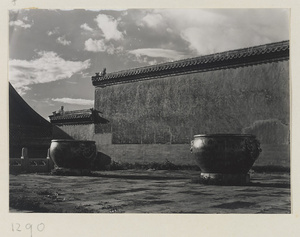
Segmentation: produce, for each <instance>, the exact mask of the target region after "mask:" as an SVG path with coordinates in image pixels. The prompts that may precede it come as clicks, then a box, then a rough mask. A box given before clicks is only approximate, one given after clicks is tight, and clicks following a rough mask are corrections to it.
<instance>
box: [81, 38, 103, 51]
mask: <svg viewBox="0 0 300 237" xmlns="http://www.w3.org/2000/svg"><path fill="white" fill-rule="evenodd" d="M84 46H85V48H84V49H85V50H86V51H91V52H104V51H105V50H106V45H105V42H104V40H93V39H91V38H89V39H88V40H86V41H85V42H84Z"/></svg>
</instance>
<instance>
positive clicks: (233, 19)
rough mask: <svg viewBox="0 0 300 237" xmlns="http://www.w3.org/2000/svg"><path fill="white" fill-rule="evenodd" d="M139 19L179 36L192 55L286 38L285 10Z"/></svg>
mask: <svg viewBox="0 0 300 237" xmlns="http://www.w3.org/2000/svg"><path fill="white" fill-rule="evenodd" d="M159 16H161V17H159ZM142 20H143V22H144V23H146V24H147V26H152V27H153V28H155V29H160V28H159V27H161V26H164V27H165V29H167V32H169V33H170V34H172V35H173V36H174V35H177V36H179V37H181V39H182V40H183V41H184V42H186V43H187V45H188V48H189V50H190V51H191V52H193V54H196V55H204V54H210V53H216V52H221V51H226V50H231V49H237V48H243V47H251V46H255V45H260V44H266V43H271V42H277V41H282V40H288V39H289V27H288V26H289V11H288V10H287V9H156V10H149V11H148V12H147V13H146V15H145V16H144V17H143V18H142Z"/></svg>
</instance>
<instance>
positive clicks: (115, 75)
mask: <svg viewBox="0 0 300 237" xmlns="http://www.w3.org/2000/svg"><path fill="white" fill-rule="evenodd" d="M283 60H289V41H282V42H278V43H272V44H266V45H260V46H255V47H250V48H243V49H238V50H231V51H226V52H222V53H216V54H211V55H206V56H200V57H196V58H188V59H183V60H179V61H174V62H168V63H162V64H157V65H152V66H146V67H140V68H134V69H129V70H124V71H119V72H112V73H107V74H105V75H99V74H98V75H96V76H93V77H92V83H93V85H94V86H100V87H105V86H109V85H114V84H120V83H126V82H133V81H140V80H147V79H153V78H160V77H165V76H170V75H180V74H187V73H193V72H201V71H211V70H219V69H226V68H233V67H243V66H249V65H255V64H262V63H269V62H276V61H283Z"/></svg>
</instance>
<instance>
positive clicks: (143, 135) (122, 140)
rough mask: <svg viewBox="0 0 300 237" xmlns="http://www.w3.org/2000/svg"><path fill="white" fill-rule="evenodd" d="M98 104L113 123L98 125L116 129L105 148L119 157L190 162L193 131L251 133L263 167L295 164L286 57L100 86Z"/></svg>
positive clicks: (105, 130) (100, 129) (103, 129)
mask: <svg viewBox="0 0 300 237" xmlns="http://www.w3.org/2000/svg"><path fill="white" fill-rule="evenodd" d="M95 108H96V109H98V110H101V111H103V116H104V117H105V118H107V119H108V120H110V124H109V125H96V129H95V130H96V133H98V134H101V133H112V143H113V144H112V145H102V146H101V142H99V144H100V146H99V149H101V150H102V151H103V152H104V153H106V154H107V155H109V156H111V157H112V159H113V160H118V161H123V162H140V161H142V162H145V161H146V162H151V161H157V162H159V161H165V160H166V159H168V160H170V161H172V162H174V163H178V164H182V163H186V164H192V163H193V162H194V161H193V159H192V157H191V155H190V153H189V143H190V141H191V140H192V139H193V135H195V134H202V133H251V134H254V135H256V136H257V138H258V139H259V140H260V142H261V144H262V148H263V152H262V153H261V155H260V158H259V159H258V161H257V162H256V164H257V165H280V166H289V164H290V162H289V157H290V153H289V136H290V131H289V124H290V123H289V121H290V116H289V114H290V107H289V61H288V60H286V61H281V62H272V63H265V64H260V65H253V66H247V67H238V68H231V69H223V70H216V71H208V72H198V73H192V74H186V75H178V76H168V77H164V78H158V79H151V80H145V81H139V82H131V83H124V84H116V85H112V86H107V87H104V88H100V87H96V89H95ZM138 144H139V145H138Z"/></svg>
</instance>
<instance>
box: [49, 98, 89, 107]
mask: <svg viewBox="0 0 300 237" xmlns="http://www.w3.org/2000/svg"><path fill="white" fill-rule="evenodd" d="M52 101H55V102H60V103H65V104H75V105H94V100H86V99H73V98H55V99H52Z"/></svg>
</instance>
